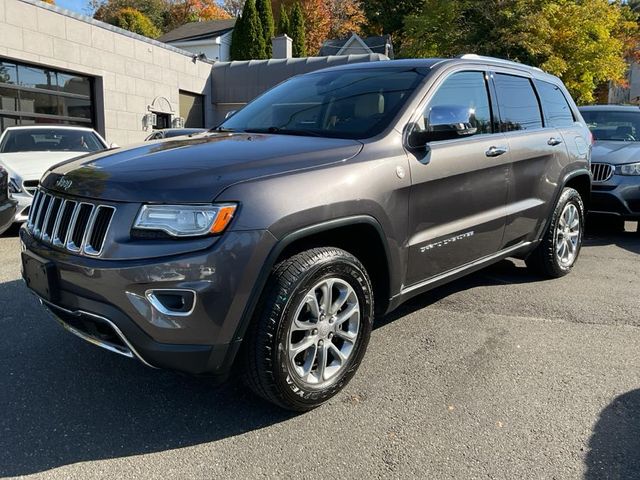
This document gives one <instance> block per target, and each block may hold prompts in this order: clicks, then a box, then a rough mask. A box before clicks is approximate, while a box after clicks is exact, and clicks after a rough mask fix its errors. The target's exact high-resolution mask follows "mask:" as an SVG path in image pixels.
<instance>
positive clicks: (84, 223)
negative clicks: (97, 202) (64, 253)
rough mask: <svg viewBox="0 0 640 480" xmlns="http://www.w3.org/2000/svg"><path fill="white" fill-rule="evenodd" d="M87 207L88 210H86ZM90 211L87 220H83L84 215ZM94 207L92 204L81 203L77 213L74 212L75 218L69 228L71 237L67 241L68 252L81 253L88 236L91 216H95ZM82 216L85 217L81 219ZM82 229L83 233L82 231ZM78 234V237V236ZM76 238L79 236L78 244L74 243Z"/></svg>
mask: <svg viewBox="0 0 640 480" xmlns="http://www.w3.org/2000/svg"><path fill="white" fill-rule="evenodd" d="M85 207H86V208H85ZM87 208H88V209H89V213H88V214H87V215H86V216H87V218H86V220H85V219H84V218H83V217H84V215H83V213H84V212H86V211H87ZM93 209H94V206H93V205H92V204H90V203H86V202H80V203H78V206H77V207H76V211H75V212H74V218H73V221H72V222H71V227H70V228H69V236H68V241H67V250H70V251H72V252H80V251H82V244H83V243H84V238H85V236H86V234H87V227H88V225H89V220H91V215H93ZM81 215H83V216H82V217H81ZM78 221H80V223H78ZM80 229H82V231H81V230H80ZM76 233H77V235H76ZM74 236H79V237H80V238H79V241H78V243H79V244H78V243H76V242H75V241H74V238H73V237H74Z"/></svg>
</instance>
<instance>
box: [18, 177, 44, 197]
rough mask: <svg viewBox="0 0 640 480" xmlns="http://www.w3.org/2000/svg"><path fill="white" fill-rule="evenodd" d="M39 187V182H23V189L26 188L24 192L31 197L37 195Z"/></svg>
mask: <svg viewBox="0 0 640 480" xmlns="http://www.w3.org/2000/svg"><path fill="white" fill-rule="evenodd" d="M39 185H40V182H39V181H38V180H25V181H24V182H22V188H24V191H25V192H27V193H28V194H29V195H31V196H33V195H35V194H36V192H37V191H38V186H39Z"/></svg>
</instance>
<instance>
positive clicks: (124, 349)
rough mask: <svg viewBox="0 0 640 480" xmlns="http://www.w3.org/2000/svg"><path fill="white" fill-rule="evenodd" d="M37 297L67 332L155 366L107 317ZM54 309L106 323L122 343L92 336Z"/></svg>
mask: <svg viewBox="0 0 640 480" xmlns="http://www.w3.org/2000/svg"><path fill="white" fill-rule="evenodd" d="M38 298H39V300H40V303H41V304H42V305H44V306H45V307H47V309H48V310H49V311H50V312H51V313H52V314H53V315H54V317H55V318H56V320H57V321H58V323H60V324H61V325H62V326H63V327H64V328H65V329H66V330H67V331H68V332H70V333H72V334H74V335H76V336H77V337H79V338H81V339H83V340H85V341H86V342H89V343H91V344H93V345H96V346H98V347H101V348H104V349H106V350H109V351H110V352H113V353H117V354H119V355H123V356H125V357H128V358H136V359H138V360H139V361H140V362H142V363H143V364H144V365H146V366H147V367H151V368H156V367H154V366H153V365H151V364H150V363H149V362H147V361H146V360H145V359H144V358H143V357H142V356H141V355H140V354H139V353H138V351H137V350H136V349H135V348H134V347H133V345H132V344H131V342H129V340H128V339H127V337H126V336H125V335H124V334H123V333H122V331H121V330H120V329H119V328H118V326H117V325H116V324H115V323H113V322H112V321H111V320H109V319H108V318H106V317H103V316H100V315H96V314H95V313H90V312H85V311H83V310H68V309H66V308H63V307H60V306H58V305H55V304H53V303H50V302H48V301H46V300H44V299H43V298H40V297H38ZM56 311H58V312H64V313H65V314H67V315H71V316H74V317H78V318H80V317H82V316H85V317H89V318H91V319H93V320H95V321H97V322H100V323H103V324H105V325H107V326H108V327H109V328H110V329H111V330H112V331H113V333H114V334H115V335H116V336H117V337H118V338H119V339H120V340H121V341H122V345H118V344H116V343H113V342H109V341H106V340H104V339H101V338H99V337H97V336H93V335H91V334H89V333H87V332H83V331H82V330H80V329H78V328H76V327H74V326H73V325H70V324H69V323H68V322H66V321H65V320H64V319H62V318H60V316H59V315H58V314H56Z"/></svg>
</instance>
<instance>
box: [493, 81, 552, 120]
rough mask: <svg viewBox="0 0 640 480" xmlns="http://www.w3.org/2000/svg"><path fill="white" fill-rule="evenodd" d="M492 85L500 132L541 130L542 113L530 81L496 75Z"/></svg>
mask: <svg viewBox="0 0 640 480" xmlns="http://www.w3.org/2000/svg"><path fill="white" fill-rule="evenodd" d="M494 83H495V86H496V94H497V100H498V109H499V111H500V124H501V129H502V131H504V132H510V131H513V130H531V129H534V128H542V113H541V112H540V105H539V103H538V97H537V96H536V93H535V91H534V89H533V85H532V84H531V80H529V79H528V78H525V77H519V76H516V75H507V74H503V73H497V74H495V75H494Z"/></svg>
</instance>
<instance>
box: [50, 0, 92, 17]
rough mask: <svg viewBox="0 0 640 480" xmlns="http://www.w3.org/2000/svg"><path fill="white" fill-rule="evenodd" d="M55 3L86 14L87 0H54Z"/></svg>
mask: <svg viewBox="0 0 640 480" xmlns="http://www.w3.org/2000/svg"><path fill="white" fill-rule="evenodd" d="M56 5H57V6H58V7H60V8H66V9H67V10H71V11H72V12H76V13H81V14H83V15H87V8H88V6H89V2H88V1H87V0H56Z"/></svg>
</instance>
